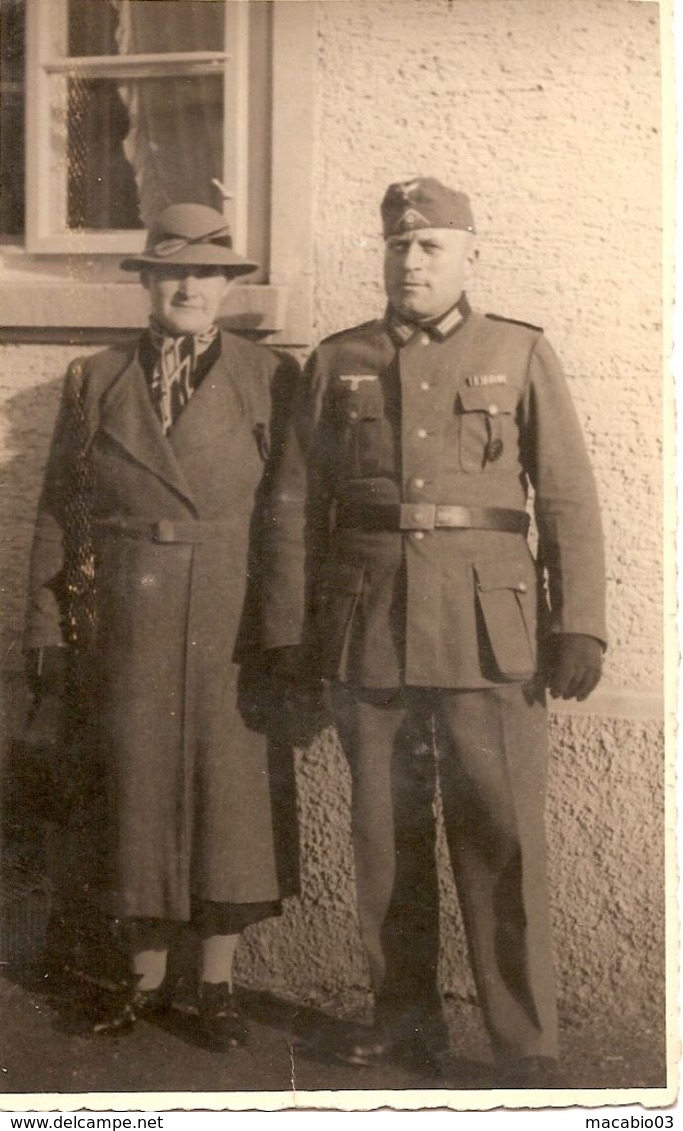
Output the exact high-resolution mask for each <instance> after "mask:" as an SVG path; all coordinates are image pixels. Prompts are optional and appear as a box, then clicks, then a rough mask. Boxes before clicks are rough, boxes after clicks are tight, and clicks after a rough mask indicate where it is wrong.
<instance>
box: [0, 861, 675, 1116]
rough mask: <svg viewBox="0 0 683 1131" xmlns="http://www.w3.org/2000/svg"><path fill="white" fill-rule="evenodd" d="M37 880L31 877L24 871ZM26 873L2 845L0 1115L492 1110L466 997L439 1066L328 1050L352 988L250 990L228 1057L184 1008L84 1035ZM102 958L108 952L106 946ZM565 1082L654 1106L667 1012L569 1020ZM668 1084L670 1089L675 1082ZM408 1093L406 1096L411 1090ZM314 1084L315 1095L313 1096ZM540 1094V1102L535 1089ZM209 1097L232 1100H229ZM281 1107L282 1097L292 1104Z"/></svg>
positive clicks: (662, 1075)
mask: <svg viewBox="0 0 683 1131" xmlns="http://www.w3.org/2000/svg"><path fill="white" fill-rule="evenodd" d="M8 861H9V862H8ZM31 875H33V876H34V877H35V876H36V875H37V873H36V872H35V871H34V872H33V873H31V872H30V870H29V873H28V876H29V878H30V876H31ZM26 876H27V873H24V872H21V870H18V869H17V868H16V867H15V864H14V858H13V857H11V858H9V857H8V856H7V854H5V857H4V859H3V861H2V867H0V880H1V881H2V883H1V884H0V1111H2V1110H3V1100H2V1095H1V1094H2V1093H4V1094H5V1095H6V1096H7V1098H8V1102H9V1101H10V1098H11V1105H12V1107H14V1108H15V1109H17V1108H18V1109H19V1110H22V1109H23V1110H26V1109H29V1110H30V1109H31V1107H32V1106H35V1101H34V1103H33V1104H32V1103H31V1101H30V1098H29V1097H30V1096H36V1095H42V1096H47V1095H54V1094H59V1096H60V1097H61V1098H60V1100H59V1101H57V1100H55V1101H54V1103H52V1102H51V1103H50V1105H49V1107H48V1109H50V1108H51V1107H52V1106H54V1108H56V1109H59V1108H60V1107H61V1108H65V1109H66V1110H69V1109H73V1108H75V1107H78V1106H81V1104H80V1103H79V1102H76V1101H75V1099H74V1097H76V1096H81V1095H83V1094H90V1095H92V1094H98V1093H99V1094H100V1098H99V1107H100V1108H105V1110H106V1109H107V1107H109V1108H111V1109H113V1110H117V1109H118V1108H119V1107H120V1106H125V1107H126V1108H127V1109H129V1110H130V1109H135V1107H136V1106H139V1104H138V1103H136V1102H134V1101H133V1100H131V1101H127V1102H126V1103H125V1105H122V1104H121V1103H118V1104H117V1103H114V1102H108V1103H105V1102H104V1100H103V1099H102V1096H101V1094H102V1093H107V1094H109V1093H114V1094H116V1095H119V1096H121V1095H122V1094H123V1093H126V1094H130V1093H134V1094H135V1096H140V1095H146V1096H148V1097H149V1095H150V1094H152V1096H153V1097H154V1096H158V1103H157V1104H153V1106H156V1107H158V1108H159V1109H168V1108H169V1107H171V1106H172V1103H171V1100H170V1098H169V1093H179V1092H180V1093H189V1094H190V1095H191V1097H192V1098H191V1099H190V1100H187V1099H186V1100H185V1101H184V1103H183V1104H182V1105H179V1106H183V1107H190V1108H193V1109H196V1108H201V1107H203V1106H211V1105H209V1104H207V1102H206V1094H207V1093H211V1094H215V1093H220V1094H222V1095H224V1094H225V1093H234V1092H240V1093H249V1094H252V1093H253V1094H254V1104H253V1107H254V1108H255V1109H256V1110H258V1109H259V1108H260V1107H261V1108H262V1107H263V1106H264V1105H263V1102H262V1101H260V1100H259V1099H257V1097H256V1093H261V1094H262V1093H270V1094H271V1099H272V1097H273V1096H274V1095H277V1097H278V1098H279V1097H283V1096H284V1097H286V1100H287V1105H288V1106H290V1107H292V1108H296V1107H297V1106H303V1107H306V1106H307V1107H309V1108H315V1107H324V1106H326V1104H327V1101H326V1100H325V1099H324V1097H323V1096H321V1093H333V1094H335V1093H336V1096H334V1095H333V1098H332V1099H331V1100H330V1102H329V1104H327V1106H332V1107H338V1108H340V1109H341V1110H349V1109H350V1110H355V1109H357V1108H358V1107H359V1106H367V1107H381V1106H385V1105H386V1103H387V1100H386V1093H387V1092H390V1093H392V1097H391V1104H392V1105H393V1106H395V1107H399V1108H401V1107H403V1106H405V1107H408V1108H410V1107H414V1106H415V1101H414V1094H415V1093H416V1092H417V1093H418V1094H419V1095H421V1096H424V1097H425V1101H426V1106H436V1105H437V1104H439V1103H441V1104H442V1106H444V1107H449V1106H450V1107H458V1106H459V1107H461V1108H463V1109H464V1110H468V1109H469V1108H471V1107H480V1106H490V1096H491V1093H490V1089H491V1088H492V1087H495V1080H493V1081H492V1080H491V1077H490V1075H489V1077H488V1078H487V1080H486V1082H485V1084H484V1088H485V1089H488V1090H489V1091H488V1095H487V1097H483V1096H482V1091H481V1090H479V1091H478V1093H477V1095H478V1096H479V1097H481V1101H480V1102H479V1103H475V1102H473V1101H471V1100H470V1101H468V1100H467V1098H466V1097H465V1096H464V1093H467V1092H469V1093H470V1095H472V1092H473V1090H474V1089H482V1068H483V1067H484V1066H485V1064H486V1062H487V1060H488V1057H489V1054H488V1046H487V1041H486V1036H485V1033H484V1030H483V1026H482V1023H481V1016H480V1012H479V1010H478V1008H477V1007H476V1006H475V1005H473V1004H471V1003H469V1002H462V1001H456V1000H448V1001H446V1002H445V1009H446V1016H447V1020H448V1023H449V1029H450V1043H451V1049H450V1052H449V1054H448V1055H447V1056H444V1057H442V1058H441V1059H440V1061H439V1063H427V1062H425V1060H424V1058H423V1059H422V1060H421V1061H420V1062H415V1060H412V1061H410V1062H405V1061H404V1062H395V1063H389V1064H383V1065H382V1066H380V1067H373V1068H362V1069H359V1068H351V1067H347V1066H344V1065H340V1064H338V1063H334V1061H333V1060H331V1059H330V1057H329V1056H325V1055H323V1054H322V1053H321V1052H320V1048H321V1045H322V1046H323V1047H324V1046H325V1044H326V1043H328V1042H326V1041H322V1042H321V1040H320V1038H321V1036H323V1037H326V1038H329V1037H330V1036H331V1035H334V1034H335V1032H336V1031H337V1030H341V1029H343V1027H344V1026H345V1025H348V1024H349V1020H350V1019H351V1018H353V1017H357V1018H362V1017H363V1011H364V1009H366V1008H367V1001H366V998H365V995H364V994H362V993H361V992H360V991H359V995H358V996H357V999H355V1000H354V999H353V998H351V997H346V996H345V999H344V1001H343V1002H340V1003H337V1004H334V1005H330V1006H329V1007H327V1009H328V1012H325V1013H323V1012H321V1011H320V1010H319V1009H318V1008H316V1006H315V1003H311V1002H297V1001H292V1000H287V999H286V998H284V997H278V996H276V995H274V994H269V993H263V992H260V993H259V992H255V991H254V990H245V989H243V990H242V991H241V994H240V997H241V1003H242V1008H243V1010H244V1012H245V1014H246V1015H247V1016H248V1018H249V1020H250V1023H251V1029H252V1039H251V1041H250V1044H249V1045H248V1046H247V1047H246V1048H245V1049H240V1050H237V1051H235V1052H232V1053H229V1054H216V1053H214V1052H212V1051H210V1050H209V1049H207V1048H206V1047H204V1046H203V1044H202V1042H201V1040H200V1039H199V1034H198V1032H197V1029H196V1024H195V1022H194V1019H193V1015H192V1013H191V1011H190V1010H189V1009H187V1008H185V1009H181V1010H174V1011H173V1012H172V1013H171V1014H170V1015H168V1016H167V1017H165V1018H164V1019H163V1020H160V1021H159V1022H158V1023H155V1024H150V1023H148V1022H144V1023H140V1024H139V1025H138V1026H137V1027H136V1029H135V1031H134V1032H133V1033H132V1034H131V1035H129V1036H128V1037H122V1038H118V1039H103V1038H93V1037H89V1036H87V1035H84V1033H83V1026H82V1024H81V1023H80V1021H79V1015H78V1006H79V1004H80V1003H81V1002H82V1000H83V992H84V990H83V984H82V983H79V984H76V983H72V984H71V985H69V986H66V987H62V988H61V989H59V990H57V989H55V988H54V987H53V986H52V987H51V984H50V980H49V978H47V977H46V976H45V973H44V971H45V966H44V961H43V959H44V953H45V951H44V943H45V922H46V913H47V905H48V904H47V902H46V899H47V897H46V895H45V891H44V884H42V882H41V881H40V879H39V878H38V879H37V880H35V881H31V882H28V881H27V878H26ZM105 949H106V948H105ZM98 953H103V950H102V948H101V949H100V951H99V952H98ZM179 1004H182V1002H181V1003H179ZM185 1005H186V1006H187V1005H188V1003H187V1002H186V1003H185ZM560 1084H561V1088H562V1089H563V1091H562V1097H561V1103H562V1104H563V1105H564V1106H569V1105H571V1104H572V1103H577V1102H579V1092H583V1091H586V1090H595V1092H596V1093H598V1095H599V1094H600V1093H603V1092H604V1093H605V1096H606V1093H607V1092H613V1091H615V1090H622V1089H623V1090H624V1091H625V1093H626V1096H625V1098H623V1099H622V1100H621V1102H622V1103H628V1102H631V1103H633V1102H637V1096H638V1095H639V1094H640V1093H642V1092H643V1090H648V1091H651V1092H652V1094H651V1100H650V1102H651V1104H656V1103H657V1099H660V1101H662V1100H663V1098H664V1097H663V1096H657V1092H656V1091H652V1090H658V1089H664V1088H666V1086H667V1080H666V1050H665V1036H664V1024H663V1018H661V1017H660V1016H658V1015H653V1016H652V1017H651V1018H647V1019H640V1020H631V1021H629V1022H627V1021H626V1019H625V1018H614V1019H605V1018H602V1019H601V1018H593V1019H591V1021H590V1022H588V1021H584V1022H581V1023H577V1022H576V1020H574V1022H573V1023H570V1022H568V1021H567V1020H566V1019H565V1022H564V1024H563V1027H562V1077H561V1080H560ZM669 1084H670V1086H673V1081H669ZM349 1092H355V1093H357V1094H362V1098H363V1102H362V1104H360V1103H358V1101H357V1100H356V1101H352V1100H350V1099H349V1098H348V1097H347V1095H345V1093H349ZM408 1092H410V1093H411V1097H412V1099H411V1102H407V1100H406V1099H405V1098H406V1097H407V1093H408ZM311 1093H316V1094H317V1096H316V1097H315V1102H314V1100H313V1099H311V1095H310V1094H311ZM340 1093H343V1094H344V1095H340ZM302 1094H304V1097H303V1099H302ZM525 1095H526V1096H527V1097H530V1094H529V1093H523V1094H522V1095H521V1096H520V1098H519V1103H518V1104H516V1105H514V1106H519V1107H524V1106H525V1100H524V1097H525ZM24 1097H26V1098H25V1099H24ZM532 1098H535V1101H536V1103H537V1104H538V1096H536V1097H532ZM554 1098H555V1099H556V1100H557V1099H558V1096H557V1095H556V1096H555V1097H554ZM43 1102H44V1103H45V1104H46V1101H45V1100H44V1101H43ZM593 1102H600V1099H599V1098H598V1100H597V1101H596V1100H594V1101H593ZM46 1106H47V1104H46ZM147 1106H149V1100H148V1104H147ZM213 1106H219V1107H225V1108H230V1107H231V1106H235V1105H234V1101H233V1102H232V1104H231V1101H230V1100H229V1099H227V1098H226V1099H225V1100H224V1101H223V1100H221V1102H220V1103H218V1104H214V1105H213ZM241 1106H242V1107H244V1106H245V1104H244V1103H242V1105H241ZM265 1106H268V1105H265ZM271 1106H278V1105H277V1103H275V1104H274V1105H273V1104H271ZM280 1106H285V1105H284V1101H282V1102H281V1103H280ZM509 1106H513V1105H509ZM5 1110H6V1105H5Z"/></svg>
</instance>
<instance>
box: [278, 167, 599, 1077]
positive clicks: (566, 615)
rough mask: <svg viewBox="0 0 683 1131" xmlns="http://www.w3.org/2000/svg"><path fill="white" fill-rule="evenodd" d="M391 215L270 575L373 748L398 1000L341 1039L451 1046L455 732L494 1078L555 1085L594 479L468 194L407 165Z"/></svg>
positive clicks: (378, 983)
mask: <svg viewBox="0 0 683 1131" xmlns="http://www.w3.org/2000/svg"><path fill="white" fill-rule="evenodd" d="M381 213H382V220H383V231H384V238H385V262H384V280H385V289H386V294H387V297H388V306H387V309H386V313H385V315H384V317H383V318H381V319H379V320H376V321H372V322H368V323H365V324H363V325H361V326H357V327H354V328H353V329H350V330H346V331H343V332H341V333H338V334H334V335H333V336H332V337H330V338H328V339H326V340H325V341H324V342H323V343H322V344H321V345H320V346H319V347H318V349H317V350H316V351H315V352H314V354H313V355H312V357H311V358H310V360H309V363H308V366H307V374H306V376H307V379H306V381H305V383H304V387H303V388H302V391H301V394H300V396H299V398H298V401H297V402H296V404H295V408H294V412H293V419H292V422H291V426H290V432H289V437H288V439H287V441H286V447H285V455H284V458H283V460H282V462H281V465H280V469H279V475H278V476H277V479H276V482H275V490H274V493H273V498H272V503H271V506H272V514H271V524H270V553H269V567H268V570H267V574H266V579H265V582H264V590H263V596H264V598H265V600H266V601H267V603H268V608H269V610H270V613H271V622H270V629H271V631H275V630H276V627H277V639H276V638H275V637H274V638H273V642H274V643H281V642H282V640H283V639H285V638H286V637H287V634H288V633H289V640H290V642H291V643H295V642H296V639H297V638H298V636H299V633H301V634H302V635H303V639H304V640H305V643H306V651H308V654H309V663H310V662H312V660H311V651H313V655H314V656H316V657H317V661H316V662H319V663H320V665H321V668H320V670H321V671H322V673H323V675H324V676H325V677H326V679H328V680H329V681H330V687H331V702H332V704H333V709H334V715H335V719H336V723H337V727H338V731H339V735H340V739H341V742H342V745H343V748H344V750H345V753H346V755H347V758H348V761H349V765H350V770H351V779H352V836H353V848H354V854H355V865H356V880H357V896H358V912H359V920H360V929H361V934H362V939H363V943H364V946H365V950H366V953H367V958H368V963H369V969H370V975H371V982H372V987H373V990H374V995H375V1020H374V1024H373V1025H372V1026H371V1027H360V1028H359V1029H358V1030H357V1031H355V1032H353V1033H352V1034H351V1036H350V1039H347V1040H345V1041H344V1042H343V1043H342V1045H341V1047H340V1048H338V1050H337V1054H336V1055H337V1056H338V1058H339V1059H341V1060H343V1061H345V1062H348V1063H352V1064H368V1063H370V1062H373V1061H375V1060H377V1059H378V1058H381V1057H386V1056H387V1055H389V1054H391V1053H395V1052H397V1051H398V1050H400V1049H402V1048H404V1047H405V1046H406V1044H413V1043H414V1042H415V1040H416V1039H418V1040H419V1041H421V1042H422V1043H423V1044H426V1045H427V1047H428V1048H429V1049H430V1050H431V1051H432V1052H440V1051H443V1050H444V1049H445V1048H446V1047H447V1029H446V1025H445V1022H444V1017H443V1012H442V1007H441V1002H440V997H439V993H438V988H437V958H438V889H437V874H436V863H435V816H434V805H433V801H434V792H435V784H436V759H435V757H434V754H433V750H436V751H438V771H439V777H440V788H441V795H442V800H443V811H444V819H445V828H446V835H447V840H448V848H449V852H450V861H451V865H452V868H453V873H454V877H455V882H456V885H457V890H458V895H459V900H460V904H461V908H462V914H463V919H464V925H465V930H466V934H467V941H468V945H469V952H470V956H471V962H472V966H473V972H474V978H475V982H476V986H477V991H478V996H479V1002H480V1004H481V1007H482V1010H483V1015H484V1019H485V1023H486V1027H487V1031H488V1034H489V1037H490V1041H491V1044H492V1050H493V1054H494V1057H495V1059H496V1061H497V1062H498V1069H497V1077H496V1079H497V1080H498V1081H499V1082H501V1083H504V1084H505V1085H507V1086H519V1087H530V1086H534V1085H541V1084H547V1083H548V1082H551V1081H553V1080H554V1079H555V1078H556V1071H557V1057H558V1034H557V1016H556V1002H555V987H554V974H553V964H552V954H551V949H552V948H551V928H550V917H549V909H548V896H547V881H546V863H545V857H546V846H545V831H544V817H543V807H544V793H545V786H546V767H547V759H548V748H547V721H546V705H545V689H546V687H547V688H549V690H550V693H551V695H552V696H554V697H558V698H562V699H574V698H575V699H578V700H583V699H585V698H586V696H587V695H589V694H590V692H591V691H592V690H593V688H594V687H595V686H596V684H597V682H598V680H599V678H600V674H601V665H602V654H603V650H604V647H605V637H606V633H605V619H604V565H603V545H602V533H601V523H600V516H599V510H598V501H597V495H596V488H595V484H594V480H593V475H592V472H591V469H590V466H589V462H588V458H587V454H586V450H585V447H584V442H583V439H582V435H581V431H580V427H579V423H578V420H577V416H576V413H575V410H574V408H573V405H572V402H571V399H570V395H569V392H568V389H567V385H566V382H565V379H564V376H563V374H562V370H561V368H560V365H559V363H558V360H557V358H556V356H555V354H554V352H553V350H552V349H551V347H550V345H549V344H548V342H547V340H546V338H545V337H544V335H543V333H542V331H541V330H540V329H539V328H537V327H534V326H531V325H527V324H526V323H520V322H515V321H513V320H511V319H507V318H502V317H500V316H498V315H492V314H482V313H478V312H476V311H474V310H472V309H471V307H470V304H469V302H468V300H467V296H466V292H465V288H466V283H467V279H468V275H469V272H470V269H471V266H472V264H473V261H474V258H475V255H476V252H475V228H474V221H473V217H472V211H471V208H470V203H469V200H468V198H467V197H466V196H465V195H464V194H463V193H462V192H455V191H452V190H451V189H450V188H447V187H445V186H444V185H442V184H441V183H439V182H438V181H437V180H435V179H433V178H431V177H426V178H417V179H415V180H413V181H410V182H407V183H401V184H393V185H391V186H390V187H389V189H388V190H387V192H386V195H385V197H384V200H383V202H382V206H381ZM531 490H533V498H534V514H535V520H536V526H537V530H538V551H537V554H536V556H535V558H534V556H532V553H531V551H530V548H529V545H528V541H527V535H528V530H529V517H528V513H527V504H528V501H529V497H530V492H531ZM304 571H305V574H306V583H305V586H304V580H303V578H304ZM295 592H298V593H299V594H300V597H299V599H298V602H297V603H295V604H292V594H293V593H295ZM304 593H305V596H304ZM425 735H427V736H428V737H429V736H431V738H430V741H429V742H428V743H426V744H425V742H424V741H423V739H424V736H425ZM432 747H433V750H432Z"/></svg>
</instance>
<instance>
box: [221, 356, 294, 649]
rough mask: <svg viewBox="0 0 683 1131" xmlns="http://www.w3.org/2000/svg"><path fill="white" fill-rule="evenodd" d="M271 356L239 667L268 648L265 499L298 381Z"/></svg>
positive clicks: (284, 360) (284, 362)
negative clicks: (262, 466) (266, 642)
mask: <svg viewBox="0 0 683 1131" xmlns="http://www.w3.org/2000/svg"><path fill="white" fill-rule="evenodd" d="M270 356H271V357H272V364H271V365H270V367H269V371H268V372H267V373H266V374H265V382H264V389H267V392H266V393H265V398H266V400H267V402H268V409H267V411H265V412H263V413H262V415H263V417H264V418H265V419H263V420H257V422H256V423H255V426H254V431H255V435H256V442H257V446H258V448H259V452H260V455H261V458H262V459H263V461H264V469H263V478H262V480H261V483H260V485H259V489H258V491H257V494H256V500H255V505H254V511H253V514H252V517H251V523H250V529H249V563H248V575H247V591H246V595H245V599H244V605H243V609H242V615H241V618H240V625H239V629H238V632H237V639H236V642H235V648H234V652H233V659H234V660H235V662H236V663H240V664H246V663H248V662H250V661H252V660H254V658H255V657H256V655H257V654H258V653H260V652H262V651H263V650H264V647H271V645H270V644H268V645H266V644H265V634H266V629H267V625H268V624H269V623H270V621H271V620H272V619H274V616H275V614H276V610H274V609H273V607H272V600H271V598H270V597H269V598H268V599H266V595H265V588H264V587H265V586H266V584H267V578H266V574H267V572H268V566H267V559H268V553H269V546H268V537H267V527H268V522H269V499H270V492H271V489H272V481H273V474H274V471H275V468H276V467H277V466H278V464H279V462H280V460H281V458H282V452H283V448H284V443H285V435H286V432H285V430H286V427H287V421H288V418H289V412H290V406H291V402H292V397H293V396H294V393H295V391H296V389H297V387H298V385H299V382H300V380H301V369H300V366H299V364H298V362H296V361H295V359H294V358H293V357H291V356H290V355H289V354H284V353H282V354H280V353H275V352H272V353H271V354H270Z"/></svg>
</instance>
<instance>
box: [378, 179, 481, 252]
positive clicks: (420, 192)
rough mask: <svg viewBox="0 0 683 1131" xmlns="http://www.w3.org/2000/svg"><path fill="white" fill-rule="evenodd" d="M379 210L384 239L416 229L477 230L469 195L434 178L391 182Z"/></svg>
mask: <svg viewBox="0 0 683 1131" xmlns="http://www.w3.org/2000/svg"><path fill="white" fill-rule="evenodd" d="M380 211H381V214H382V228H383V233H384V238H385V240H386V239H388V238H389V236H396V235H400V233H401V232H412V231H415V229H416V228H451V229H453V230H454V231H462V232H472V233H474V231H475V226H474V216H473V215H472V208H471V205H470V201H469V197H468V196H466V194H465V193H464V192H457V191H456V190H455V189H451V188H448V187H447V186H446V185H443V184H441V181H437V180H436V178H435V177H414V178H413V180H412V181H397V182H396V183H395V184H392V185H389V188H388V189H387V191H386V193H385V195H384V200H383V201H382V204H381V208H380Z"/></svg>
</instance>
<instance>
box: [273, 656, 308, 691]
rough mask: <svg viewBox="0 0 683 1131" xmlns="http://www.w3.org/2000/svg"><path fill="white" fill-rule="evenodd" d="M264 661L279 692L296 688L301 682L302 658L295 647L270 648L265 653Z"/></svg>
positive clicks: (302, 674) (302, 672)
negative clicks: (265, 660)
mask: <svg viewBox="0 0 683 1131" xmlns="http://www.w3.org/2000/svg"><path fill="white" fill-rule="evenodd" d="M266 659H267V663H268V670H269V672H270V675H271V677H272V679H273V681H274V683H275V685H276V686H277V687H278V688H280V689H281V690H288V689H291V688H294V687H297V686H298V685H300V684H301V682H302V681H303V678H304V671H303V667H304V665H303V658H302V653H301V649H300V648H299V647H298V646H297V645H292V646H290V647H284V648H271V649H270V650H269V651H268V652H266Z"/></svg>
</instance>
